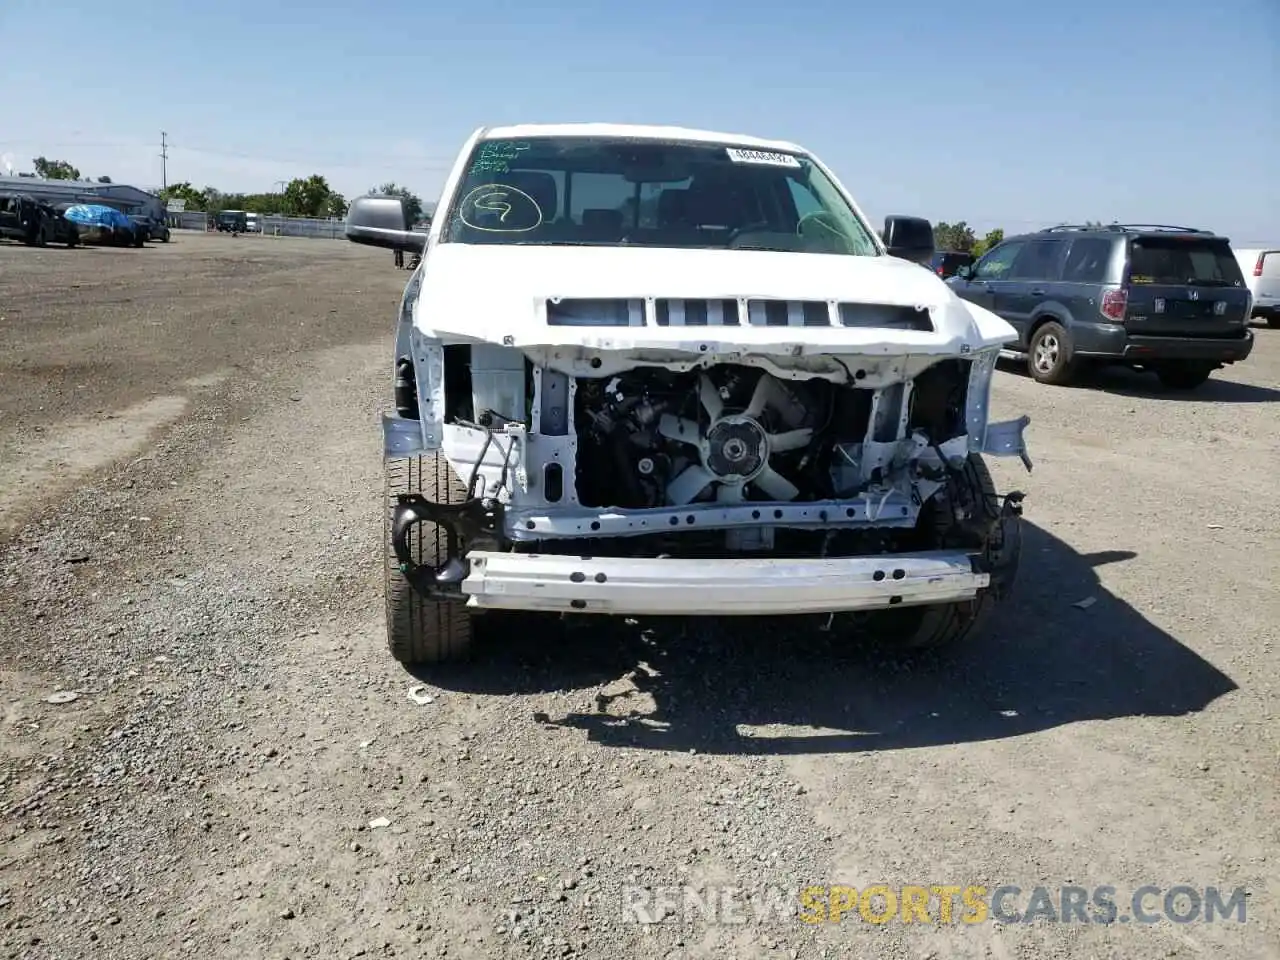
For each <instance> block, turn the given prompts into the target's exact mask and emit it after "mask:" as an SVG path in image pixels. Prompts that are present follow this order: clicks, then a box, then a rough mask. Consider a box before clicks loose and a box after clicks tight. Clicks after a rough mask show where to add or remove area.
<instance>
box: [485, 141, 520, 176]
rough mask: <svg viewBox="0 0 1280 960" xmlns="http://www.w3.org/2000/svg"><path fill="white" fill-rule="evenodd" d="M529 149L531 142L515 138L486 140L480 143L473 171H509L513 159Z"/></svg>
mask: <svg viewBox="0 0 1280 960" xmlns="http://www.w3.org/2000/svg"><path fill="white" fill-rule="evenodd" d="M528 149H529V144H527V143H520V142H517V141H514V140H486V141H485V142H484V143H482V144H480V149H479V150H478V151H477V152H476V158H475V161H474V162H473V163H472V164H471V173H472V174H473V175H474V174H478V173H507V172H508V171H509V170H510V168H511V161H512V160H514V159H516V157H518V156H519V155H520V154H521V153H523V152H524V151H525V150H528Z"/></svg>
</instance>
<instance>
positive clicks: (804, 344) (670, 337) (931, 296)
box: [414, 243, 1016, 354]
mask: <svg viewBox="0 0 1280 960" xmlns="http://www.w3.org/2000/svg"><path fill="white" fill-rule="evenodd" d="M423 270H424V273H423V277H422V285H421V287H420V291H419V294H418V299H417V303H416V305H415V310H414V322H415V325H416V326H417V327H418V328H419V329H420V330H422V332H423V333H426V334H428V335H431V336H441V337H446V338H461V339H465V340H476V341H487V342H492V343H500V344H506V345H508V346H516V347H529V346H559V345H580V346H586V347H592V348H595V349H606V350H608V349H612V350H625V349H643V348H646V347H671V348H676V349H681V348H686V347H688V346H689V345H690V344H692V343H697V344H698V347H697V348H695V349H698V350H699V351H700V352H703V353H706V352H717V353H719V352H725V351H727V350H734V349H737V350H741V351H744V352H763V353H771V352H779V350H782V349H785V350H786V351H787V352H790V353H792V354H794V353H796V352H803V353H822V352H841V353H857V352H872V353H903V352H920V353H963V352H969V351H971V350H976V349H982V348H984V347H990V346H995V345H998V344H1001V343H1005V342H1008V341H1010V340H1012V339H1014V338H1015V337H1016V333H1015V332H1014V330H1013V328H1012V327H1010V326H1009V325H1008V324H1007V323H1005V322H1004V321H1003V320H1001V319H1000V318H999V317H997V316H995V315H994V314H992V313H989V312H988V311H986V310H983V309H982V308H979V307H975V306H973V305H970V304H968V303H967V302H966V301H964V300H962V299H960V298H959V297H958V296H957V295H956V294H955V292H954V291H953V290H952V289H951V288H950V287H949V286H947V284H946V283H944V282H943V281H942V280H941V279H940V278H939V277H938V276H937V275H936V274H934V273H933V271H931V270H928V269H925V268H923V267H921V266H920V265H919V264H915V263H911V262H909V261H906V260H900V259H898V258H896V257H889V256H881V257H856V256H840V255H827V254H812V253H783V252H773V251H763V250H698V249H671V248H644V247H574V246H536V245H532V244H530V245H516V244H501V245H500V244H490V245H471V244H460V243H439V244H436V245H434V246H433V247H431V248H430V250H429V251H428V253H427V256H426V258H425V261H424V264H423ZM554 298H567V299H588V300H591V299H601V300H603V299H612V300H641V301H643V300H648V299H667V300H674V301H716V300H722V301H723V300H737V299H744V298H745V299H760V300H776V301H787V302H796V301H828V302H830V301H837V302H840V303H853V304H878V305H886V306H890V307H907V308H925V309H928V310H929V311H930V316H931V319H932V325H933V327H934V329H933V330H932V331H921V330H906V329H896V328H892V327H873V326H860V327H846V326H832V325H829V324H823V325H815V326H756V325H744V326H711V327H709V326H705V325H704V326H659V325H656V324H654V323H653V322H652V321H650V323H649V324H644V322H643V320H642V319H640V318H639V314H637V320H636V321H635V322H636V323H639V324H641V325H632V326H599V325H586V326H552V325H549V324H548V323H547V319H546V316H547V314H546V301H548V300H551V299H554ZM709 338H710V339H709ZM710 343H714V344H715V346H711V347H707V346H703V345H705V344H710ZM797 346H799V347H800V349H799V351H797V349H796V348H797Z"/></svg>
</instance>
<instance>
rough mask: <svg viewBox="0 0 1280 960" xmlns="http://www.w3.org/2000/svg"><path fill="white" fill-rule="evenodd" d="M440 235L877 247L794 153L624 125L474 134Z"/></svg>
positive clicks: (508, 240) (813, 168)
mask: <svg viewBox="0 0 1280 960" xmlns="http://www.w3.org/2000/svg"><path fill="white" fill-rule="evenodd" d="M443 240H444V241H445V242H453V243H469V244H483V243H493V244H542V245H565V246H573V245H578V246H644V247H676V248H702V249H734V250H784V251H793V252H800V253H826V254H846V255H853V256H868V257H871V256H878V255H879V254H880V250H879V248H878V247H877V246H876V243H875V239H874V237H873V235H872V233H871V231H870V229H869V228H868V226H867V225H866V223H864V222H863V221H862V219H861V218H859V217H858V215H857V214H856V213H855V212H854V210H853V209H852V208H851V207H850V205H849V204H848V203H847V202H846V201H845V199H844V197H843V196H841V194H840V192H839V190H837V189H836V187H835V185H834V184H833V183H832V182H831V179H830V178H829V177H827V176H826V175H825V174H824V173H823V172H822V170H821V169H819V168H818V167H817V165H816V164H814V163H813V161H812V160H811V159H810V158H809V157H807V156H805V155H804V154H791V153H775V152H772V151H762V150H752V149H746V148H738V147H732V146H729V145H727V144H713V143H691V142H683V141H681V142H676V141H661V140H648V139H632V138H623V137H582V136H579V137H562V138H555V137H533V138H528V139H523V140H483V141H481V142H480V143H478V144H477V145H476V149H475V150H474V152H473V153H472V154H471V156H470V157H469V158H468V160H467V166H466V173H465V175H464V177H463V180H462V182H461V184H460V185H459V188H458V190H457V191H456V194H455V199H454V200H453V202H452V204H451V207H450V210H449V216H448V219H447V221H446V226H445V230H444V236H443Z"/></svg>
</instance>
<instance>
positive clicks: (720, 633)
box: [0, 235, 1280, 960]
mask: <svg viewBox="0 0 1280 960" xmlns="http://www.w3.org/2000/svg"><path fill="white" fill-rule="evenodd" d="M406 276H407V275H406V274H405V273H403V272H401V271H397V270H394V269H393V268H392V255H391V254H390V253H384V252H372V251H367V250H362V249H359V248H356V247H353V246H350V245H347V244H342V243H339V242H329V241H320V240H277V239H269V238H257V237H239V238H235V239H232V238H230V237H226V236H203V235H194V236H193V235H180V236H178V237H177V238H176V239H175V242H173V243H172V244H169V245H167V246H166V245H157V246H154V247H151V248H148V249H146V250H142V251H133V250H76V251H65V250H62V249H58V248H49V249H46V250H32V249H27V248H24V247H20V246H17V245H13V244H0V956H4V957H24V958H25V957H32V958H45V957H49V958H73V957H173V956H192V957H228V958H250V957H255V958H256V957H271V958H281V957H292V958H298V957H320V958H329V957H343V958H345V957H353V956H365V957H383V956H402V957H418V956H424V957H425V956H448V957H477V958H480V957H526V956H534V957H543V956H547V957H560V956H584V957H585V956H589V957H605V958H622V957H640V958H662V957H690V958H692V957H756V956H760V957H775V956H777V957H855V956H856V957H884V958H925V957H936V958H943V957H965V958H968V957H973V958H979V957H984V958H985V957H990V958H995V960H1006V958H1015V957H1017V958H1047V957H1077V956H1078V957H1096V958H1104V957H1105V958H1124V960H1145V958H1156V957H1161V958H1163V957H1214V958H1228V957H1230V958H1260V957H1280V950H1278V949H1277V947H1276V944H1277V943H1280V910H1277V907H1276V901H1275V898H1276V896H1277V894H1278V893H1280V871H1278V869H1277V867H1278V865H1280V764H1278V761H1277V758H1278V757H1280V718H1278V717H1277V713H1276V711H1277V707H1276V703H1277V700H1276V695H1277V693H1280V690H1278V689H1277V684H1278V680H1277V678H1278V677H1280V672H1278V671H1277V667H1280V643H1278V640H1280V637H1278V634H1280V578H1278V577H1277V576H1276V575H1275V570H1276V568H1277V566H1278V565H1280V543H1278V542H1277V535H1276V531H1277V530H1280V506H1277V499H1276V497H1275V495H1274V491H1273V488H1274V481H1275V477H1276V467H1277V464H1280V430H1277V426H1278V425H1280V417H1277V412H1278V411H1280V332H1276V331H1270V330H1266V329H1259V330H1258V331H1257V336H1258V338H1259V340H1260V343H1259V345H1258V347H1257V348H1256V349H1255V352H1254V356H1253V357H1252V358H1251V359H1250V360H1249V361H1248V362H1247V363H1245V364H1244V365H1243V366H1241V367H1239V368H1238V369H1231V370H1227V371H1222V372H1220V373H1219V374H1218V375H1217V376H1216V378H1215V379H1214V380H1213V381H1212V382H1211V383H1210V384H1209V385H1208V386H1207V387H1206V388H1204V389H1203V390H1202V391H1199V392H1197V393H1195V394H1193V395H1190V396H1175V395H1171V394H1167V393H1163V392H1162V391H1161V389H1160V388H1159V387H1158V386H1157V385H1156V384H1155V383H1154V379H1153V378H1152V379H1149V378H1146V377H1142V376H1138V375H1132V374H1127V373H1115V374H1108V375H1105V376H1103V377H1100V378H1099V379H1098V380H1097V382H1095V383H1093V384H1091V385H1089V386H1086V387H1080V388H1071V389H1066V388H1061V389H1054V388H1048V387H1043V386H1039V385H1036V384H1034V383H1032V382H1031V381H1029V380H1027V379H1026V378H1025V377H1024V376H1022V375H1021V374H1019V373H1017V372H1009V371H1005V372H1002V373H1001V374H999V375H998V378H997V384H996V400H997V414H998V415H1000V416H1013V415H1016V414H1018V413H1021V412H1026V413H1029V414H1030V415H1031V417H1032V426H1031V429H1030V431H1029V436H1030V438H1031V442H1032V444H1033V449H1032V453H1033V456H1034V458H1035V461H1036V469H1035V472H1034V473H1033V474H1031V475H1030V476H1028V475H1026V474H1025V473H1023V471H1022V469H1021V467H1020V466H1019V465H1017V464H1016V463H1012V464H1011V463H1006V462H1003V461H1001V462H997V463H996V464H995V471H996V474H997V480H998V482H999V483H1000V484H1001V486H1002V487H1003V488H1005V489H1009V488H1018V489H1022V490H1024V491H1025V492H1026V493H1027V500H1026V518H1027V523H1026V531H1027V532H1026V535H1027V553H1026V557H1025V563H1024V567H1023V573H1022V579H1021V583H1020V586H1019V594H1018V596H1017V598H1016V600H1015V601H1013V602H1012V604H1011V606H1010V607H1009V608H1008V609H1007V611H1006V615H1005V616H1004V618H1003V620H1002V621H1001V623H1000V629H998V630H997V631H995V633H994V634H993V635H992V636H991V637H989V638H987V639H984V640H983V641H981V642H979V643H976V644H974V645H971V646H969V647H967V648H965V649H960V650H957V651H954V652H952V653H950V654H948V655H946V656H943V657H939V658H936V659H933V660H928V661H925V662H921V663H917V664H914V665H911V666H906V665H903V664H902V663H900V662H897V661H893V660H888V659H883V658H879V657H875V656H872V655H870V654H866V653H863V652H860V651H856V650H841V649H837V648H835V647H833V646H832V645H831V644H829V643H825V642H823V641H822V640H821V639H820V638H815V637H812V636H803V635H792V634H789V633H785V632H779V631H762V630H760V629H758V628H757V629H753V628H752V626H751V624H750V623H737V622H735V621H733V620H732V619H729V620H722V621H720V622H718V623H716V624H709V625H704V626H698V627H694V628H690V629H687V630H683V631H681V630H674V629H669V628H662V629H660V630H658V631H656V632H655V631H644V632H639V631H631V630H628V629H625V628H624V627H622V626H619V627H616V628H606V627H605V626H603V625H601V626H599V627H592V628H590V629H585V630H581V631H576V632H573V633H571V634H569V635H567V636H562V635H560V634H559V633H558V632H555V633H553V632H548V633H547V634H546V635H545V636H543V635H538V636H520V637H511V638H509V642H508V643H507V644H505V645H502V646H494V647H488V648H485V649H483V650H482V651H481V655H480V658H479V661H478V662H477V663H476V664H474V665H472V666H470V667H469V668H466V669H457V668H455V669H451V670H447V671H436V672H433V673H431V674H430V675H426V676H424V678H423V679H425V680H426V682H428V683H429V684H430V688H431V693H432V695H433V697H434V700H433V702H431V703H428V704H417V703H414V702H412V701H411V700H410V699H409V698H408V696H407V692H408V690H409V689H410V687H411V686H412V685H413V684H414V683H415V682H416V680H415V678H414V677H411V676H409V675H407V674H406V673H405V672H404V671H403V670H401V669H400V668H399V667H398V666H397V665H396V664H395V663H394V661H392V660H391V659H390V658H389V656H387V655H386V653H385V652H384V651H385V648H384V646H383V634H382V608H381V604H382V597H381V569H380V560H379V547H380V544H379V537H380V532H381V531H380V520H379V509H380V503H379V499H378V494H379V484H380V469H381V464H380V437H379V432H378V428H377V423H376V415H377V413H378V411H379V409H381V408H382V407H384V406H385V405H386V404H387V403H388V402H389V399H390V381H389V378H388V375H389V368H390V348H391V333H392V319H393V316H394V310H395V307H396V304H397V303H398V300H399V294H400V290H401V287H402V285H403V282H404V280H405V279H406ZM58 692H71V693H74V694H76V695H77V696H76V697H75V698H74V699H70V698H58V697H54V698H53V699H54V701H58V700H60V699H65V700H66V702H48V701H47V700H46V698H49V697H50V696H51V695H53V694H55V693H58ZM380 818H385V820H386V821H388V823H386V825H382V820H381V819H380ZM370 821H374V822H375V823H378V824H379V825H378V826H372V827H371V825H370ZM877 883H884V884H888V885H890V886H891V887H894V888H899V887H901V886H903V885H908V884H919V885H924V886H931V885H956V886H966V885H982V886H986V887H988V888H989V889H990V890H994V889H995V888H996V887H999V886H1001V885H1005V884H1012V885H1017V886H1019V887H1021V888H1022V893H1021V895H1019V896H1015V897H1011V898H1010V899H1009V900H1008V901H1007V903H1006V904H1005V907H1006V909H1012V910H1026V909H1027V906H1028V903H1029V897H1030V892H1031V891H1032V889H1033V888H1034V887H1036V886H1038V885H1042V886H1045V887H1048V888H1050V889H1051V890H1052V891H1054V893H1055V896H1056V893H1057V891H1058V890H1059V888H1060V887H1062V886H1063V885H1078V886H1081V887H1085V888H1088V889H1089V890H1090V891H1092V889H1093V888H1095V887H1097V886H1099V885H1110V886H1112V887H1114V888H1115V889H1116V894H1115V899H1116V902H1117V903H1118V905H1119V908H1120V910H1119V912H1120V914H1122V915H1126V916H1127V914H1128V912H1129V911H1128V906H1129V903H1130V894H1131V893H1133V892H1134V891H1135V890H1137V888H1139V887H1141V886H1143V885H1146V884H1150V885H1154V886H1156V887H1159V888H1160V890H1161V893H1160V894H1157V895H1153V896H1151V897H1149V898H1148V899H1147V901H1146V905H1147V907H1148V909H1151V910H1156V911H1159V910H1160V904H1161V898H1162V895H1163V892H1164V891H1166V890H1168V889H1169V888H1171V887H1174V886H1176V885H1189V886H1191V887H1193V888H1197V889H1199V890H1200V891H1204V890H1205V888H1206V887H1209V886H1213V887H1217V888H1218V889H1219V890H1221V891H1224V897H1225V895H1226V894H1227V893H1229V891H1230V890H1231V889H1233V888H1236V887H1243V888H1246V889H1247V891H1248V894H1249V896H1248V898H1247V919H1246V921H1245V923H1244V924H1240V923H1239V922H1237V921H1236V920H1235V919H1230V920H1223V919H1221V918H1219V919H1218V920H1217V921H1216V922H1213V923H1206V922H1202V921H1201V920H1200V919H1197V920H1195V921H1194V922H1190V923H1174V922H1171V921H1170V920H1168V919H1162V920H1160V922H1157V923H1152V924H1139V923H1132V924H1129V925H1125V924H1124V923H1116V924H1111V925H1106V924H1097V923H1092V924H1085V923H1080V922H1072V923H1056V924H1055V923H1049V922H1046V921H1044V920H1039V921H1037V922H1035V923H1017V922H1009V923H995V922H992V921H991V920H990V919H988V920H987V921H985V922H981V923H974V924H966V923H963V922H959V921H956V922H951V923H928V924H926V923H920V922H915V923H904V922H901V920H900V919H895V920H892V921H890V922H887V923H884V924H874V923H870V922H867V920H865V919H864V918H863V917H862V916H861V915H860V913H859V911H858V910H857V909H854V910H852V911H851V912H850V913H849V914H847V915H846V916H845V917H844V919H843V920H842V922H840V923H824V924H819V925H806V924H803V923H800V922H799V921H798V920H797V919H795V918H791V919H783V918H781V917H775V918H772V919H771V918H770V917H769V916H764V917H763V918H762V919H760V920H759V921H757V919H756V915H755V914H754V913H753V910H754V909H755V907H753V906H752V905H750V904H749V903H748V901H747V900H746V897H747V895H748V894H756V895H758V896H764V895H766V894H767V891H768V889H770V888H774V889H786V890H788V891H790V894H789V895H790V897H791V900H790V901H788V904H789V905H790V906H791V907H794V906H795V891H796V890H797V889H798V888H799V887H801V886H805V885H819V886H826V885H835V884H844V885H852V886H854V887H856V888H857V889H858V890H859V891H861V890H863V889H864V888H866V887H867V886H869V885H872V884H877ZM681 884H691V885H694V886H696V887H697V888H698V889H702V890H705V889H706V888H707V885H712V886H714V888H715V889H716V890H719V891H721V894H720V896H721V897H722V899H721V900H719V901H718V903H719V905H720V907H721V911H722V912H721V913H720V915H719V918H720V920H721V922H718V923H708V922H706V921H705V918H703V917H702V916H701V915H700V914H699V913H698V909H693V908H689V909H686V908H688V907H689V905H687V904H684V903H682V902H681V901H680V900H679V898H677V899H676V900H675V902H674V907H675V911H676V912H675V914H674V915H673V916H670V917H668V918H667V919H666V920H665V921H663V922H659V923H654V924H647V925H645V924H639V923H636V922H633V920H632V919H631V916H633V915H630V916H629V915H625V914H624V910H623V907H624V887H630V886H645V885H647V886H649V887H650V888H663V887H668V886H677V885H681ZM735 891H736V892H735ZM626 896H632V894H626ZM632 902H634V901H632ZM761 902H766V903H767V901H761V900H756V901H753V903H755V904H759V903H761ZM1185 902H1186V901H1185V898H1184V900H1182V901H1179V903H1182V904H1183V905H1182V906H1180V907H1179V908H1178V909H1179V910H1181V911H1182V912H1183V913H1184V915H1185V912H1186V911H1187V910H1188V907H1187V906H1186V905H1185ZM646 903H648V902H647V901H646ZM879 903H880V901H879V900H878V899H877V900H875V901H874V902H873V905H878V904H879ZM705 905H706V901H703V902H702V903H701V904H700V905H699V909H701V908H705ZM735 905H736V906H738V907H739V911H738V912H737V913H735V912H734V911H733V909H732V908H733V907H734V906H735ZM744 905H745V906H744ZM1054 909H1055V910H1059V909H1060V904H1056V903H1055V905H1054ZM726 910H727V911H728V912H727V913H726V912H724V911H726ZM931 915H932V916H933V917H934V919H936V918H937V916H938V913H937V910H936V909H934V910H932V914H931ZM959 915H960V908H959V906H957V912H956V916H957V917H958V916H959ZM909 917H910V915H909ZM734 919H745V920H746V922H742V923H734V922H731V921H732V920H734Z"/></svg>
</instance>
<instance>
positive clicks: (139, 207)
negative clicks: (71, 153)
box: [0, 174, 165, 220]
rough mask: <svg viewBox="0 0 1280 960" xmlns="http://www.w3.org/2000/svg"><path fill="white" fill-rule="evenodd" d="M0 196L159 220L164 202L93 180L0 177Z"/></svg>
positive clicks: (152, 195) (141, 192)
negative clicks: (90, 206)
mask: <svg viewBox="0 0 1280 960" xmlns="http://www.w3.org/2000/svg"><path fill="white" fill-rule="evenodd" d="M0 193H25V194H28V195H29V196H32V197H34V198H36V199H37V200H42V201H44V202H45V203H100V204H103V205H104V206H108V207H115V208H116V209H117V210H119V211H121V212H122V213H137V214H149V215H150V216H153V217H155V218H156V219H159V220H163V219H164V216H165V207H164V201H163V200H161V199H160V198H159V197H157V196H156V195H155V194H154V193H148V192H147V191H146V190H139V189H138V188H137V187H131V186H129V185H127V184H123V183H97V182H96V181H93V180H43V179H41V178H40V177H19V176H5V175H3V174H0Z"/></svg>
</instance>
